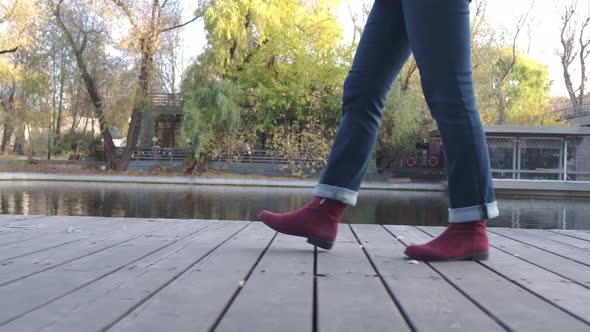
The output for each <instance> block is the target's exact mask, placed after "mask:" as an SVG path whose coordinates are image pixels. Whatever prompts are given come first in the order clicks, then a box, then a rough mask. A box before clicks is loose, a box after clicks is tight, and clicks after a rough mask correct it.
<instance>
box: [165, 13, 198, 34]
mask: <svg viewBox="0 0 590 332" xmlns="http://www.w3.org/2000/svg"><path fill="white" fill-rule="evenodd" d="M199 18H201V16H196V15H195V17H193V18H192V19H190V20H189V21H186V22H184V23H181V24H178V25H174V26H171V27H168V28H164V29H161V30H160V31H158V33H164V32H168V31H172V30H175V29H179V28H182V27H185V26H187V25H189V24H191V23H193V22H194V21H196V20H198V19H199Z"/></svg>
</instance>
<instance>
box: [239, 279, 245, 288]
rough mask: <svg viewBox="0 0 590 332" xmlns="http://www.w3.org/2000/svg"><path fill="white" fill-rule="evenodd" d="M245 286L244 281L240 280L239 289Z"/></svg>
mask: <svg viewBox="0 0 590 332" xmlns="http://www.w3.org/2000/svg"><path fill="white" fill-rule="evenodd" d="M245 284H246V282H245V281H244V280H240V288H241V287H244V285H245Z"/></svg>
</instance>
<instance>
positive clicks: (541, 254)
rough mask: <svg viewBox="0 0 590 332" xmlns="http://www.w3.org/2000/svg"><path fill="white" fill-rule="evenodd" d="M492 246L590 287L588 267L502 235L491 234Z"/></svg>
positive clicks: (589, 270) (589, 269)
mask: <svg viewBox="0 0 590 332" xmlns="http://www.w3.org/2000/svg"><path fill="white" fill-rule="evenodd" d="M489 235H490V237H489V239H490V244H491V245H492V246H494V247H495V248H497V249H498V250H502V251H505V252H507V253H509V254H511V255H515V256H518V257H520V258H521V259H523V260H526V261H528V262H531V263H533V264H536V265H538V266H540V267H543V268H545V269H547V270H549V271H552V272H555V273H558V274H559V275H562V276H564V277H566V278H568V279H570V280H573V281H576V282H578V283H580V284H581V285H585V286H587V287H590V268H589V267H588V266H586V265H583V264H579V263H577V262H573V261H571V260H569V259H567V258H563V257H561V256H557V255H554V254H552V253H550V252H547V251H545V250H542V249H538V248H535V247H532V246H529V245H527V244H524V243H522V242H518V241H514V240H511V239H509V238H506V237H504V236H501V235H496V234H494V233H489Z"/></svg>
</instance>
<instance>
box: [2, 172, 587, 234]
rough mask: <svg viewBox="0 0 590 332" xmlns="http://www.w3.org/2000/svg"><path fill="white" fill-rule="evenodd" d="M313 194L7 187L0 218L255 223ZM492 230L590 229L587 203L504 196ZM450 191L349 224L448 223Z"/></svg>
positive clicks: (363, 211)
mask: <svg viewBox="0 0 590 332" xmlns="http://www.w3.org/2000/svg"><path fill="white" fill-rule="evenodd" d="M310 192H311V190H310V189H292V188H262V187H247V188H246V187H220V186H188V185H149V184H141V185H138V184H96V183H67V182H1V183H0V213H3V214H39V215H69V216H104V217H140V218H177V219H189V218H190V219H220V220H255V219H256V214H257V212H258V211H260V210H261V209H264V208H268V209H272V210H275V211H289V210H292V209H294V208H297V207H299V206H301V205H303V204H305V203H306V202H307V201H308V199H309V197H310V196H309V195H310ZM499 203H500V210H501V216H500V218H498V219H496V220H494V221H492V222H491V225H492V226H503V227H520V228H563V229H590V220H589V219H588V218H586V216H588V215H590V206H588V204H587V200H583V199H579V200H575V199H571V198H568V199H554V198H535V199H522V198H519V197H500V199H499ZM446 220H447V203H446V199H445V197H444V194H443V193H431V192H403V191H397V192H396V191H363V192H362V193H361V196H360V198H359V203H358V205H357V207H355V208H353V209H348V210H347V211H346V214H345V221H347V222H353V223H378V224H392V225H434V226H437V225H441V226H442V225H445V224H446Z"/></svg>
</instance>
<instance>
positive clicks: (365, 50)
mask: <svg viewBox="0 0 590 332" xmlns="http://www.w3.org/2000/svg"><path fill="white" fill-rule="evenodd" d="M470 34H471V31H470V22H469V0H445V1H441V0H376V1H375V4H374V6H373V9H372V11H371V14H370V15H369V18H368V21H367V24H366V26H365V30H364V32H363V35H362V37H361V40H360V43H359V47H358V50H357V52H356V55H355V58H354V62H353V65H352V69H351V70H350V72H349V74H348V77H347V78H346V81H345V82H344V96H343V104H342V114H343V118H342V123H341V125H340V127H339V129H338V132H337V134H336V138H335V141H334V145H333V146H332V151H331V153H330V157H329V159H328V163H327V165H326V168H325V169H324V173H323V175H322V178H321V179H320V182H319V184H318V185H317V186H316V188H315V190H314V194H315V195H317V196H321V197H324V198H330V199H335V200H339V201H341V202H343V203H346V204H348V205H352V206H354V205H355V204H356V200H357V196H358V191H359V188H360V185H361V182H362V179H363V177H364V175H365V172H366V170H367V166H368V164H369V161H370V159H371V158H372V151H373V148H374V146H375V142H376V140H377V134H378V130H379V123H380V121H381V111H382V110H383V104H384V102H385V98H386V96H387V93H388V92H389V90H390V88H391V84H392V83H393V81H394V80H395V78H396V76H397V74H398V73H399V71H400V70H401V68H402V67H403V65H404V63H405V62H406V60H407V59H408V57H409V56H410V53H413V54H414V57H415V59H416V63H417V64H418V68H419V70H420V75H421V79H422V89H423V91H424V96H425V98H426V102H427V104H428V106H429V108H430V112H431V114H432V117H433V118H434V119H435V120H436V123H437V125H438V128H439V132H440V134H441V138H442V140H443V144H444V153H445V155H446V162H447V164H446V167H447V171H448V178H449V198H450V199H449V200H450V202H449V203H450V204H449V206H450V208H449V221H450V222H468V221H473V220H479V219H489V218H494V217H497V216H498V207H497V204H496V198H495V194H494V188H493V184H492V175H491V171H490V160H489V153H488V148H487V143H486V139H485V133H484V130H483V126H482V123H481V119H480V116H479V112H478V110H477V106H476V103H475V95H474V90H473V81H472V77H471V76H472V75H471V36H470Z"/></svg>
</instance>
